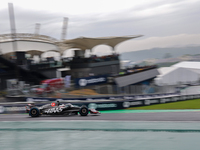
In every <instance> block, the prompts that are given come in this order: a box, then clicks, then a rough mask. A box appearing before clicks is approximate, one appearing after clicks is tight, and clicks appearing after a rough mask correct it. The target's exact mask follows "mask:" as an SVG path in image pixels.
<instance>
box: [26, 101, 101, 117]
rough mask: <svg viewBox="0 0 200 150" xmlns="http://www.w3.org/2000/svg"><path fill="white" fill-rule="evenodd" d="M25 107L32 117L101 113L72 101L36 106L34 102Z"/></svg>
mask: <svg viewBox="0 0 200 150" xmlns="http://www.w3.org/2000/svg"><path fill="white" fill-rule="evenodd" d="M25 107H26V113H29V116H31V117H39V116H41V115H78V113H79V114H80V115H81V116H87V115H88V113H89V112H90V113H91V114H100V112H99V111H97V110H95V109H89V108H87V107H86V106H85V105H83V106H81V107H78V106H74V105H72V104H71V103H68V104H60V102H59V101H56V102H53V103H51V104H46V105H43V106H41V107H36V106H35V105H34V104H28V105H27V106H25Z"/></svg>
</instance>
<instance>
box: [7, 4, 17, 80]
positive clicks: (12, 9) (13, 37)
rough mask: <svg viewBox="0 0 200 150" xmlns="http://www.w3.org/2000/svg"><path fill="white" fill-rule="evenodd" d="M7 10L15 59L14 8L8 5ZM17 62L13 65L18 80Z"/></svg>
mask: <svg viewBox="0 0 200 150" xmlns="http://www.w3.org/2000/svg"><path fill="white" fill-rule="evenodd" d="M8 10H9V17H10V30H11V35H12V36H11V38H12V48H13V52H14V53H15V57H17V55H16V51H17V42H16V39H17V38H16V28H15V16H14V8H13V4H12V3H8ZM17 65H18V64H17V61H16V64H15V73H16V78H17V79H19V70H18V66H17Z"/></svg>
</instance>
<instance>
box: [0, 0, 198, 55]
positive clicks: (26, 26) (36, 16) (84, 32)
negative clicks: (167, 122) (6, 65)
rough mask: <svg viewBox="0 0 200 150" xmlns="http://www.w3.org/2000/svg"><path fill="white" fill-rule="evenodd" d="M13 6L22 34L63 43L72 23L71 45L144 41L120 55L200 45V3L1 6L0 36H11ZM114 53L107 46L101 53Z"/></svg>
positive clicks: (136, 0)
mask: <svg viewBox="0 0 200 150" xmlns="http://www.w3.org/2000/svg"><path fill="white" fill-rule="evenodd" d="M8 3H13V5H14V12H15V21H16V30H17V32H18V33H34V29H35V24H36V23H40V24H41V28H40V34H44V35H48V36H51V37H54V38H57V39H60V37H61V29H62V22H63V17H68V18H69V22H68V28H67V37H66V38H67V39H72V38H77V37H79V36H85V37H106V36H125V35H138V34H142V35H144V36H143V37H141V38H138V39H133V40H129V41H127V42H123V43H121V44H120V45H118V46H117V48H116V49H117V51H118V52H120V53H121V52H126V51H136V50H143V49H150V48H154V47H173V46H187V45H200V40H199V39H200V19H199V14H200V0H101V1H99V0H49V1H46V0H32V1H29V0H9V1H8V0H1V1H0V34H6V33H10V23H9V14H8ZM102 50H104V51H103V52H108V51H110V48H109V47H108V46H99V47H96V48H95V51H96V52H100V51H102Z"/></svg>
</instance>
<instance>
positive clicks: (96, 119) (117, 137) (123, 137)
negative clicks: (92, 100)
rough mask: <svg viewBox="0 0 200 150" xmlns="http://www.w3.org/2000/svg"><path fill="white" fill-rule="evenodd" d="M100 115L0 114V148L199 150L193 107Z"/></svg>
mask: <svg viewBox="0 0 200 150" xmlns="http://www.w3.org/2000/svg"><path fill="white" fill-rule="evenodd" d="M101 113H102V114H100V115H91V114H89V115H88V116H85V117H82V116H80V115H77V116H41V117H36V118H31V117H29V116H28V114H1V115H0V145H1V146H0V147H1V150H4V149H5V150H7V149H9V150H32V149H48V150H53V149H57V150H65V149H78V150H79V149H81V150H83V149H87V150H88V149H89V150H90V149H91V150H102V149H111V150H122V149H139V150H140V149H141V150H149V149H154V150H160V149H162V150H168V149H172V150H173V149H174V150H178V149H180V150H188V149H193V150H199V147H200V143H199V138H200V110H199V109H196V110H113V111H101Z"/></svg>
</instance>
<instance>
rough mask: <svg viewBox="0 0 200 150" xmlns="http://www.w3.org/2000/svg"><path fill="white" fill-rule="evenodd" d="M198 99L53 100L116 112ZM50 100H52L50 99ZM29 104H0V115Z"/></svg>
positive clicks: (181, 97)
mask: <svg viewBox="0 0 200 150" xmlns="http://www.w3.org/2000/svg"><path fill="white" fill-rule="evenodd" d="M198 98H200V94H193V95H173V96H172V95H163V96H159V95H157V96H154V97H150V96H149V97H137V98H136V97H134V99H131V97H129V98H128V97H126V99H125V98H124V97H122V98H119V97H118V99H115V100H110V99H109V100H106V99H104V100H103V99H94V100H91V99H90V100H65V99H54V100H60V102H61V103H72V104H73V105H77V106H81V105H86V106H87V107H88V108H94V109H97V110H100V111H101V110H117V109H126V108H130V107H138V106H148V105H153V104H163V103H170V102H177V101H185V100H192V99H198ZM45 100H46V101H44V100H43V101H34V103H35V105H36V106H41V105H44V104H47V103H51V101H49V100H48V99H45ZM51 100H52V99H51ZM28 103H30V102H18V103H14V102H13V103H1V104H0V113H1V114H7V113H25V106H26V105H27V104H28ZM31 103H33V102H31Z"/></svg>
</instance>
